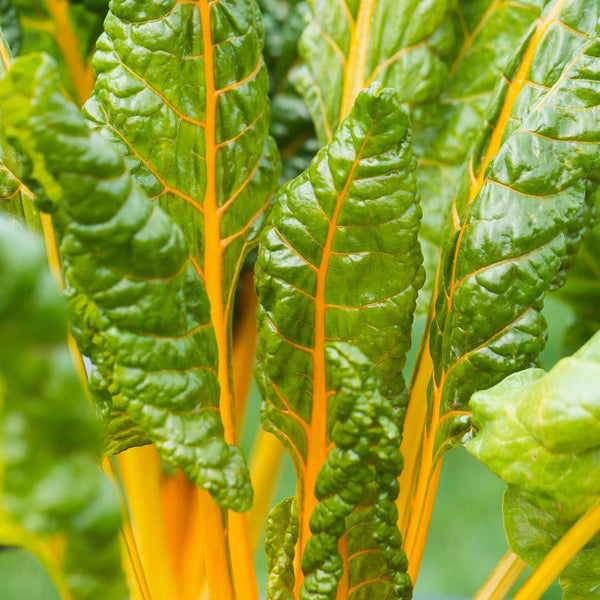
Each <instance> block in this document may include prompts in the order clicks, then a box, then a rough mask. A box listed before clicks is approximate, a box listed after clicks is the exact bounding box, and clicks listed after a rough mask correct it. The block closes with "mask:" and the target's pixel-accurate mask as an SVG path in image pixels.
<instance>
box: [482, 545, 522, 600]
mask: <svg viewBox="0 0 600 600" xmlns="http://www.w3.org/2000/svg"><path fill="white" fill-rule="evenodd" d="M526 567H527V565H526V563H524V562H523V561H522V560H521V559H520V558H519V557H518V556H517V555H516V554H515V553H514V552H513V551H512V550H508V551H507V552H506V554H505V555H504V556H503V557H502V558H501V559H500V562H499V563H498V564H497V565H496V568H495V569H494V570H493V571H492V572H491V574H490V576H489V577H488V579H487V581H486V582H485V583H484V584H483V585H482V586H481V588H479V591H478V592H477V593H476V594H475V595H474V596H473V600H504V598H506V595H507V594H508V592H510V590H511V589H512V587H513V585H515V583H516V582H517V579H519V577H520V576H521V573H523V571H524V570H525V568H526Z"/></svg>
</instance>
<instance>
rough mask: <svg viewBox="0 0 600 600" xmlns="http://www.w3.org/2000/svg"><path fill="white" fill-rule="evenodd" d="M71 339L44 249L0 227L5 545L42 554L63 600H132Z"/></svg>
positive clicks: (10, 226) (1, 222)
mask: <svg viewBox="0 0 600 600" xmlns="http://www.w3.org/2000/svg"><path fill="white" fill-rule="evenodd" d="M66 338H67V316H66V308H65V305H64V301H63V300H62V298H61V296H60V293H59V291H58V290H57V289H56V286H55V284H54V282H53V280H52V277H51V275H50V272H49V271H48V267H47V265H46V257H45V253H44V247H43V244H42V243H41V242H40V241H38V240H37V239H33V238H30V237H29V236H28V235H26V234H25V233H24V232H23V231H21V230H20V228H19V227H18V226H16V225H15V223H14V222H12V221H8V220H7V219H6V218H4V217H0V543H2V544H10V545H19V546H24V547H25V548H27V549H28V550H29V551H31V552H32V553H33V554H35V555H36V556H37V558H38V559H39V560H40V561H41V562H42V564H43V565H44V566H45V568H46V569H47V570H48V572H49V574H50V576H51V577H52V579H53V580H54V583H55V585H56V586H57V588H58V590H59V591H60V592H61V594H62V596H63V597H64V598H72V599H73V600H100V599H104V598H111V599H114V600H118V599H123V600H125V598H127V597H128V593H127V590H126V586H125V581H124V576H123V572H122V569H121V560H120V553H119V528H120V524H121V514H120V508H119V502H118V500H117V496H116V493H115V491H114V489H113V488H112V486H111V484H110V483H109V481H108V480H107V479H106V478H105V477H104V476H103V475H102V473H101V471H100V469H99V468H98V464H97V461H98V458H99V456H100V445H101V437H100V431H99V426H98V423H97V421H96V418H95V415H94V412H93V410H92V407H91V406H90V404H89V402H88V400H87V398H86V396H85V393H84V391H83V389H82V387H81V383H80V381H79V379H78V376H77V374H76V372H75V369H74V367H73V364H72V362H71V357H70V354H69V350H68V347H67V342H66Z"/></svg>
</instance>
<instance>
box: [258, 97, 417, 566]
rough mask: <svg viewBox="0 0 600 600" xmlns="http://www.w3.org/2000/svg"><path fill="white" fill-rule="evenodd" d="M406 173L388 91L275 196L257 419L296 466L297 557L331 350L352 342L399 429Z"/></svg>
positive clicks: (324, 421)
mask: <svg viewBox="0 0 600 600" xmlns="http://www.w3.org/2000/svg"><path fill="white" fill-rule="evenodd" d="M414 167H415V158H414V154H413V152H412V149H411V147H410V132H409V129H408V117H407V114H406V112H405V111H404V110H403V109H402V108H401V106H400V102H399V99H398V97H397V95H396V94H395V92H393V91H392V90H389V89H384V90H380V89H378V88H377V86H372V87H370V88H369V89H368V90H365V91H364V92H362V93H361V94H360V95H359V97H358V99H357V102H356V105H355V107H354V109H353V111H352V113H351V114H350V116H349V117H348V119H347V120H346V121H344V123H343V124H342V126H341V127H340V128H339V129H338V131H337V133H336V134H335V136H334V138H333V140H332V142H331V143H330V144H329V145H328V146H327V147H326V148H324V149H323V150H321V151H320V152H319V154H318V155H317V157H316V158H315V159H314V161H313V162H312V164H311V167H310V169H309V170H308V171H307V172H305V173H304V174H303V175H301V176H300V177H298V178H297V179H295V180H294V181H292V182H290V183H289V184H288V185H287V186H285V187H284V188H283V189H282V190H281V191H280V192H279V193H278V195H277V198H276V201H275V206H274V209H273V213H272V223H271V225H270V226H269V227H268V228H267V229H266V231H265V233H264V234H263V237H262V240H261V246H260V250H259V258H258V262H257V266H256V273H257V289H258V293H259V299H260V306H259V338H260V342H259V349H258V355H259V371H258V377H259V381H260V385H261V387H262V392H263V396H264V403H263V420H264V423H265V426H266V428H267V429H268V430H270V431H272V432H273V433H275V434H276V435H277V436H278V437H279V438H280V439H281V441H282V442H283V443H284V444H285V445H286V446H287V448H288V449H289V450H290V453H291V455H292V458H293V460H294V462H295V465H296V469H297V473H298V480H299V490H298V514H299V519H300V547H301V548H304V545H305V544H306V540H307V539H308V537H309V536H310V531H309V527H308V520H309V517H310V513H311V512H312V508H313V507H314V505H315V504H316V498H315V496H314V486H315V482H316V479H317V473H318V471H319V469H320V468H321V466H322V464H323V462H324V461H325V458H326V456H327V450H328V447H329V444H330V443H331V442H332V438H331V435H332V428H333V425H334V423H335V418H334V413H333V412H332V410H333V407H332V406H331V407H330V406H329V405H330V403H331V398H332V394H334V393H335V391H336V390H335V389H334V388H333V387H332V385H333V380H331V377H332V373H331V370H332V369H333V371H335V369H336V368H337V367H335V366H332V364H331V361H330V359H329V358H328V357H327V348H328V347H329V346H330V344H332V343H335V342H340V341H346V342H351V343H352V344H353V345H354V346H355V347H356V348H357V349H358V350H359V351H361V352H362V353H363V354H364V355H365V356H366V357H367V360H368V361H370V362H371V363H373V364H375V365H376V372H377V376H378V377H379V382H380V392H381V394H382V396H383V397H384V398H385V399H386V401H387V402H388V403H389V405H390V407H391V411H392V417H391V418H392V421H393V422H394V423H395V424H396V425H397V426H398V425H399V424H400V423H401V420H402V416H403V406H404V402H405V393H404V392H405V385H404V381H403V379H402V374H401V371H402V367H403V365H404V360H405V353H406V351H407V349H408V347H409V345H410V329H411V324H412V313H413V310H414V306H415V299H416V295H417V290H418V288H419V287H420V285H422V280H423V272H422V268H421V260H422V258H421V252H420V248H419V244H418V239H417V232H418V227H419V220H420V216H421V211H420V207H419V204H418V202H417V199H416V190H415V179H414V173H413V171H414ZM375 554H376V553H375ZM374 560H377V557H376V556H375V557H374ZM297 576H298V574H297ZM350 576H351V577H352V575H350Z"/></svg>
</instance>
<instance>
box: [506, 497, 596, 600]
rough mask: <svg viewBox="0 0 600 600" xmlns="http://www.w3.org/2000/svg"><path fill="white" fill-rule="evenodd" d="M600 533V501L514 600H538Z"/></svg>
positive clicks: (547, 558) (571, 531)
mask: <svg viewBox="0 0 600 600" xmlns="http://www.w3.org/2000/svg"><path fill="white" fill-rule="evenodd" d="M598 531H600V499H598V500H597V501H596V502H595V503H594V504H593V505H592V507H591V508H590V509H589V510H588V511H587V512H586V513H585V514H584V515H583V517H581V518H580V519H579V520H578V521H577V522H576V523H575V525H573V527H571V529H569V531H568V532H567V534H566V535H565V536H564V537H563V538H562V539H561V540H560V541H559V542H558V544H556V546H554V548H552V550H550V552H548V554H547V555H546V557H545V558H544V560H543V561H542V562H541V564H540V565H539V566H538V568H537V569H536V570H535V571H534V572H533V573H532V574H531V576H530V577H529V579H527V581H526V582H525V583H524V584H523V585H522V586H521V587H520V588H519V591H518V592H517V593H516V594H515V595H514V596H513V600H537V599H538V598H540V597H541V596H542V594H543V593H544V592H545V591H546V590H547V589H548V587H549V586H550V584H551V583H552V582H553V581H554V580H555V579H556V578H557V577H558V576H559V575H560V574H561V573H562V571H563V570H564V568H565V567H566V566H567V565H568V564H569V563H570V562H571V560H572V558H573V557H574V556H575V555H576V554H577V553H578V552H579V551H580V550H581V549H582V548H583V547H584V546H585V545H586V544H587V543H588V542H589V541H590V540H591V539H592V538H593V537H594V536H595V535H596V534H597V533H598Z"/></svg>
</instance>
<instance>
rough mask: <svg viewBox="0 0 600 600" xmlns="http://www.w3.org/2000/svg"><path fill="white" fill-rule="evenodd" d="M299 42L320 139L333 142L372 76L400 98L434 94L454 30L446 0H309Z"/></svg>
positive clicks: (303, 83)
mask: <svg viewBox="0 0 600 600" xmlns="http://www.w3.org/2000/svg"><path fill="white" fill-rule="evenodd" d="M308 4H309V7H310V22H309V24H308V26H307V28H306V30H305V32H304V34H303V36H302V39H301V42H300V53H301V55H302V58H303V59H304V62H305V66H304V67H303V68H302V69H301V70H299V71H298V74H297V78H296V85H297V86H298V88H299V89H300V90H301V91H302V94H303V96H304V98H305V101H306V103H307V106H308V108H309V110H310V113H311V115H312V118H313V121H314V123H315V128H316V130H317V134H318V137H319V142H320V143H321V145H323V144H325V143H327V142H328V141H329V140H331V138H332V136H333V134H334V132H335V130H336V128H337V126H338V125H339V123H340V121H341V120H342V119H343V118H344V117H345V116H346V115H347V114H348V113H349V112H350V109H351V108H352V104H353V102H354V99H355V97H356V96H357V94H358V92H359V91H360V90H361V89H363V88H364V87H367V86H368V85H370V84H371V83H372V82H374V81H378V82H380V83H382V84H383V85H385V86H388V87H391V88H393V89H395V90H396V92H397V93H398V94H399V96H400V100H401V101H402V102H425V101H427V100H430V99H432V98H435V97H436V96H437V95H438V94H439V92H440V90H441V89H442V86H443V83H444V80H445V79H446V77H447V75H448V68H447V64H446V62H445V60H444V57H445V55H446V53H448V51H449V50H450V47H451V45H452V43H453V40H454V36H453V31H452V27H451V25H450V23H449V22H448V19H447V13H448V9H449V8H450V7H451V4H453V3H452V2H450V1H448V0H408V1H405V2H398V1H397V0H339V1H336V2H331V1H329V0H309V2H308Z"/></svg>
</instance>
